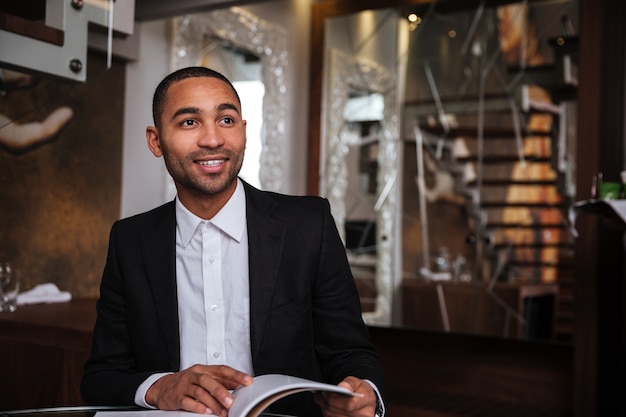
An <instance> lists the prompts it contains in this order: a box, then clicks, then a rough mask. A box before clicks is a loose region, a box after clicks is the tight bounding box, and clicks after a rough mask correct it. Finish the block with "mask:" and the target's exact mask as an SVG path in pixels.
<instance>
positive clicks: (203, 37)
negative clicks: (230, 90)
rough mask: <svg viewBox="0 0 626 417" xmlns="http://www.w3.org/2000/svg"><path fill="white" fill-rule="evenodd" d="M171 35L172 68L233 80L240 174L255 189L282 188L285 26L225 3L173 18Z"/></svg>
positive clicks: (170, 193)
mask: <svg viewBox="0 0 626 417" xmlns="http://www.w3.org/2000/svg"><path fill="white" fill-rule="evenodd" d="M172 36H173V42H172V44H173V47H172V55H171V56H172V60H171V65H172V71H174V70H176V69H179V68H183V67H186V66H193V65H204V66H209V67H211V68H214V69H216V70H218V71H220V72H221V73H223V74H224V75H226V76H227V77H228V78H229V79H230V80H231V81H233V84H234V85H235V88H236V89H237V92H238V94H239V95H240V96H241V98H242V102H243V103H245V106H244V107H243V108H242V111H243V113H244V114H243V116H244V118H245V119H246V120H247V121H248V129H247V133H248V143H247V146H246V158H245V163H244V167H243V168H242V177H244V179H245V180H246V181H248V182H250V183H251V184H253V185H255V186H257V187H259V188H262V189H265V190H271V191H277V192H280V191H283V180H284V174H285V172H284V165H283V161H285V157H284V155H283V151H284V149H286V148H287V146H286V141H287V137H286V132H285V117H286V103H287V100H286V80H285V76H286V67H287V50H286V39H287V35H286V31H285V29H284V28H282V27H280V26H278V25H275V24H271V23H269V22H267V21H265V20H263V19H260V18H258V17H257V16H255V15H253V14H252V13H249V12H247V11H245V10H243V9H241V8H237V7H231V8H227V9H219V10H215V11H212V12H207V13H196V14H190V15H185V16H180V17H177V18H175V19H174V20H173V30H172ZM260 97H262V100H259V98H260ZM168 179H169V176H168ZM175 193H176V190H175V188H174V184H173V181H171V180H170V181H168V182H167V185H166V195H167V196H168V198H170V197H173V196H174V195H175Z"/></svg>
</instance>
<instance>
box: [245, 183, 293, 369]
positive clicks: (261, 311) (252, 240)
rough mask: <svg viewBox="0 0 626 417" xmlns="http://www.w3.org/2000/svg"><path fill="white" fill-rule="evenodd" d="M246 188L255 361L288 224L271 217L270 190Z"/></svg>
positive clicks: (271, 199) (252, 337) (251, 339)
mask: <svg viewBox="0 0 626 417" xmlns="http://www.w3.org/2000/svg"><path fill="white" fill-rule="evenodd" d="M245 189H246V212H247V214H246V216H247V222H248V259H249V268H250V271H249V275H250V344H251V349H252V361H253V363H254V361H255V358H256V357H257V355H258V351H259V348H260V347H261V342H262V339H263V333H264V330H265V325H266V323H267V317H268V314H269V309H270V303H271V300H272V295H273V294H274V288H275V285H276V279H277V278H278V269H279V266H280V262H281V258H282V251H283V241H284V235H285V225H284V224H283V223H281V222H278V221H276V220H274V219H273V218H272V217H271V212H272V210H273V209H274V208H275V207H276V204H277V203H276V201H275V200H274V199H273V198H272V197H271V196H270V195H269V194H264V193H262V192H260V191H258V190H256V189H254V188H252V187H250V186H248V185H246V188H245Z"/></svg>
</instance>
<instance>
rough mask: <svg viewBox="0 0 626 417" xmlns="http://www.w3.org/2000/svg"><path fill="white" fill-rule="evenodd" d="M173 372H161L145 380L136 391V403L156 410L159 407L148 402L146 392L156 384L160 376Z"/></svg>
mask: <svg viewBox="0 0 626 417" xmlns="http://www.w3.org/2000/svg"><path fill="white" fill-rule="evenodd" d="M171 374H172V372H161V373H158V374H153V375H150V376H149V377H148V378H147V379H146V380H145V381H143V382H142V383H141V385H139V387H138V388H137V391H135V404H137V405H138V406H139V407H144V408H151V409H153V410H156V409H157V408H156V407H155V406H153V405H150V404H148V403H147V402H146V393H147V392H148V389H150V387H151V386H152V384H154V383H155V382H156V381H157V380H158V379H159V378H161V377H164V376H165V375H171Z"/></svg>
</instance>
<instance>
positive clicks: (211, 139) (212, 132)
mask: <svg viewBox="0 0 626 417" xmlns="http://www.w3.org/2000/svg"><path fill="white" fill-rule="evenodd" d="M223 144H224V138H223V136H222V135H221V133H220V131H219V129H217V128H216V127H215V126H205V127H204V128H203V129H202V131H201V132H200V134H199V136H198V146H200V147H202V148H218V147H220V146H222V145H223Z"/></svg>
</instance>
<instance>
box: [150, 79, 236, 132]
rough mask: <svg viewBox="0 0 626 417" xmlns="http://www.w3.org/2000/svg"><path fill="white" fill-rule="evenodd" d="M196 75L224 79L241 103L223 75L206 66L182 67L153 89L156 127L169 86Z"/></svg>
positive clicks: (159, 124)
mask: <svg viewBox="0 0 626 417" xmlns="http://www.w3.org/2000/svg"><path fill="white" fill-rule="evenodd" d="M196 77H209V78H217V79H218V80H222V81H224V82H225V83H226V84H227V85H228V86H229V87H230V88H231V89H232V90H233V93H235V97H236V98H237V102H238V103H239V105H241V99H240V98H239V94H237V90H235V87H233V84H232V83H231V82H230V80H229V79H228V78H226V77H225V76H224V75H222V74H220V73H219V72H217V71H215V70H212V69H210V68H206V67H187V68H182V69H179V70H177V71H174V72H173V73H171V74H170V75H168V76H167V77H165V78H164V79H163V81H161V82H160V83H159V85H158V86H157V88H156V90H155V91H154V96H153V98H152V118H153V120H154V125H155V126H156V127H157V128H160V126H161V116H162V115H163V108H164V107H165V101H166V99H167V90H168V89H169V88H170V86H171V85H172V84H174V83H175V82H178V81H182V80H184V79H187V78H196Z"/></svg>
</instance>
